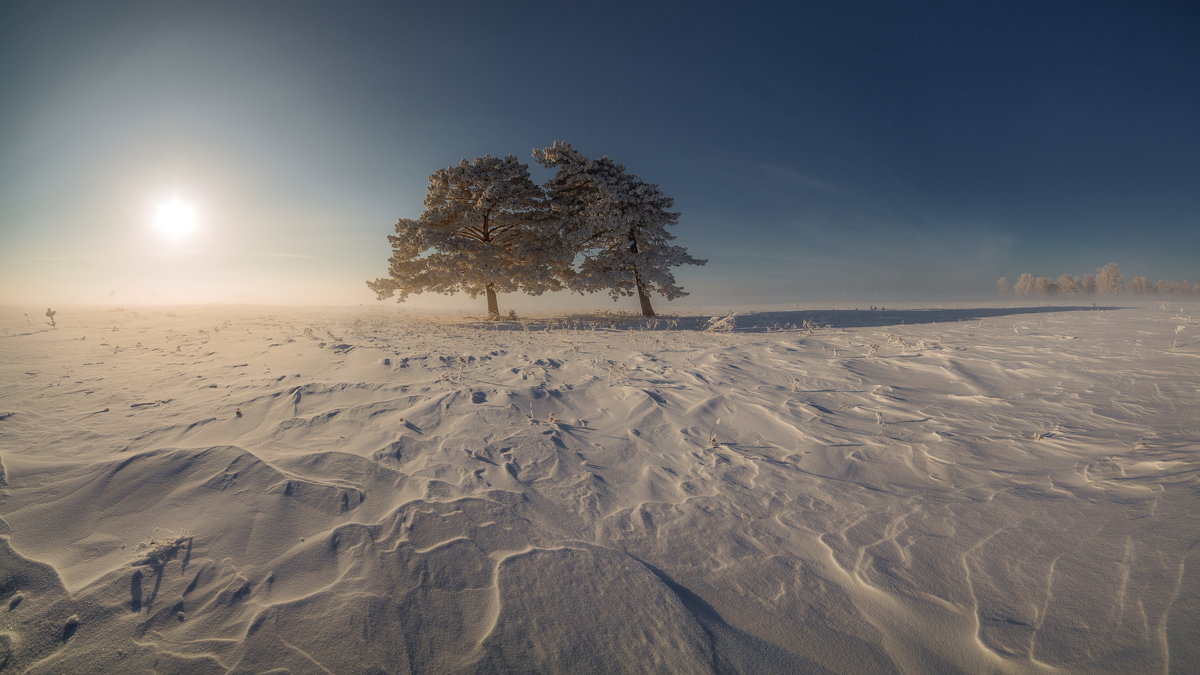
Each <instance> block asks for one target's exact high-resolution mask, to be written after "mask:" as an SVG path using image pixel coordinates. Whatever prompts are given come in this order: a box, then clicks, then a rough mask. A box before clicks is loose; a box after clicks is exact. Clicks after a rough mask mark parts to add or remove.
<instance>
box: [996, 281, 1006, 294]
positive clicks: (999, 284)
mask: <svg viewBox="0 0 1200 675" xmlns="http://www.w3.org/2000/svg"><path fill="white" fill-rule="evenodd" d="M996 295H998V296H1000V297H1002V298H1003V297H1004V296H1006V295H1008V277H1000V278H999V279H997V280H996Z"/></svg>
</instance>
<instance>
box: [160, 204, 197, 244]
mask: <svg viewBox="0 0 1200 675" xmlns="http://www.w3.org/2000/svg"><path fill="white" fill-rule="evenodd" d="M154 228H155V229H156V230H158V231H159V232H161V233H162V234H164V235H166V236H167V237H169V238H171V239H172V240H175V241H178V240H180V239H183V238H184V237H186V236H187V235H189V234H191V233H192V232H194V231H195V229H196V208H195V207H194V206H192V205H191V204H186V203H184V202H181V201H180V200H179V198H178V197H175V198H172V199H171V201H169V202H163V203H160V204H158V205H157V206H156V207H155V214H154Z"/></svg>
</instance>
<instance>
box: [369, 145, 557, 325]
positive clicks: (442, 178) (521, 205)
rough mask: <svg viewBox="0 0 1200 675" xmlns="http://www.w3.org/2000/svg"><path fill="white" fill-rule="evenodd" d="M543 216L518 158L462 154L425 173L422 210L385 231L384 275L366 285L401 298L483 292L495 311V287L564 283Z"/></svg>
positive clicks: (542, 287)
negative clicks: (452, 163) (450, 163)
mask: <svg viewBox="0 0 1200 675" xmlns="http://www.w3.org/2000/svg"><path fill="white" fill-rule="evenodd" d="M545 215H546V213H545V205H544V193H543V192H542V189H541V188H540V187H538V186H537V185H536V184H535V183H534V182H533V181H532V180H531V179H530V177H529V167H528V166H527V165H525V164H523V163H521V162H519V161H518V160H517V158H516V157H514V156H512V155H509V156H507V157H504V158H499V157H491V156H484V157H479V158H476V159H475V160H474V161H471V162H468V161H467V160H465V159H464V160H462V161H461V162H459V163H458V164H457V165H455V166H451V167H447V168H445V169H440V170H438V171H435V172H433V174H431V175H430V176H429V191H428V193H427V194H426V197H425V211H424V212H423V213H422V214H421V216H420V218H417V219H416V220H412V219H407V218H405V219H401V220H400V221H399V222H397V223H396V234H394V235H388V241H390V242H391V245H392V256H391V258H390V259H389V261H388V263H389V265H388V274H389V276H388V277H386V278H382V279H376V280H375V281H368V282H367V286H369V287H370V288H371V290H373V291H375V293H376V294H377V295H378V296H379V299H380V300H383V299H384V298H388V297H391V296H393V295H396V296H398V299H399V301H400V302H403V301H404V300H405V299H406V298H407V297H408V295H409V294H410V293H427V292H430V293H446V294H451V293H457V292H465V293H466V294H467V295H469V296H470V297H472V298H475V297H478V296H479V295H480V294H481V293H482V294H486V296H487V306H488V315H489V316H491V317H493V318H495V317H498V316H499V314H500V308H499V305H498V303H497V299H496V293H497V292H512V291H518V290H520V291H525V292H527V293H532V294H534V295H538V294H541V293H542V292H544V291H547V290H557V289H559V288H561V287H562V283H561V278H562V274H560V270H561V269H563V268H565V267H568V266H569V264H570V263H569V258H564V257H563V256H561V255H560V256H559V257H555V255H556V254H557V253H561V251H562V249H561V247H558V246H556V245H555V242H556V237H555V236H554V230H553V224H552V223H550V222H549V221H548V220H547V219H546V218H545Z"/></svg>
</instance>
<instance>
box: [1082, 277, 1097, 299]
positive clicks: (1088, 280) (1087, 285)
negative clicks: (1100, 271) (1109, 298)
mask: <svg viewBox="0 0 1200 675" xmlns="http://www.w3.org/2000/svg"><path fill="white" fill-rule="evenodd" d="M1079 290H1080V292H1082V293H1083V294H1084V295H1093V294H1094V293H1095V292H1096V277H1093V276H1092V275H1090V274H1085V275H1083V279H1081V280H1080V281H1079Z"/></svg>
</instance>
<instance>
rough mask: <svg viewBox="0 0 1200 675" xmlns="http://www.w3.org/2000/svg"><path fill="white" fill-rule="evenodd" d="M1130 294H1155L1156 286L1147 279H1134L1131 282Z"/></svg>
mask: <svg viewBox="0 0 1200 675" xmlns="http://www.w3.org/2000/svg"><path fill="white" fill-rule="evenodd" d="M1129 292H1130V293H1133V294H1134V295H1150V294H1152V293H1154V286H1153V285H1151V284H1150V280H1149V279H1147V278H1146V277H1134V278H1132V279H1130V280H1129Z"/></svg>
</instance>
